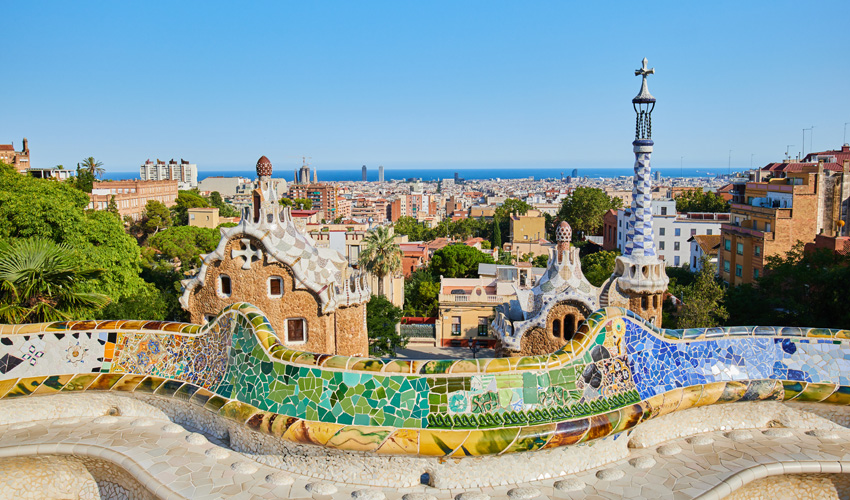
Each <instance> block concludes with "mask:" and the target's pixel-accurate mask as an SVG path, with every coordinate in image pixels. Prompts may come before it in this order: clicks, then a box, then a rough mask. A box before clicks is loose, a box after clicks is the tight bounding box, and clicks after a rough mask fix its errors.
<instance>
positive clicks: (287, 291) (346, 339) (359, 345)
mask: <svg viewBox="0 0 850 500" xmlns="http://www.w3.org/2000/svg"><path fill="white" fill-rule="evenodd" d="M257 165H258V166H257V171H258V174H259V175H258V177H259V180H258V182H257V188H256V189H255V190H254V191H253V193H252V199H253V206H252V207H251V208H249V209H246V210H245V212H244V213H243V217H242V222H241V223H240V225H238V226H236V227H232V228H226V229H222V239H221V241H220V242H219V245H218V247H217V248H216V250H215V251H214V252H213V253H211V254H209V255H207V256H206V257H205V259H204V264H203V266H202V267H201V270H200V271H199V272H198V275H197V276H195V277H194V278H191V279H189V280H186V281H184V286H185V289H184V293H183V296H182V297H181V299H180V300H181V304H182V306H183V308H184V309H186V310H187V311H189V313H190V315H191V320H192V321H193V322H194V323H200V324H202V323H205V322H206V321H207V320H208V319H210V318H211V317H213V316H214V315H216V314H218V312H219V311H221V310H222V309H223V308H225V307H227V306H228V305H230V304H233V303H236V302H248V303H251V304H253V305H255V306H256V307H258V308H260V310H262V311H263V312H264V313H265V314H266V316H267V317H268V319H269V322H270V323H271V325H272V327H273V328H274V330H275V333H276V334H277V335H278V337H279V338H280V340H281V342H282V343H283V344H284V345H286V346H287V347H290V348H292V349H298V350H302V351H307V352H314V353H324V354H340V355H347V356H365V355H367V354H368V351H369V342H368V336H367V333H366V307H365V303H366V301H368V300H369V297H370V296H371V295H370V292H369V286H368V283H367V281H366V279H365V276H364V275H361V274H360V273H358V272H356V271H354V270H353V269H351V268H350V267H349V266H348V262H347V260H346V259H345V258H344V257H343V256H342V255H341V254H340V253H339V252H337V251H335V250H332V249H330V248H319V247H317V246H316V244H315V242H314V241H313V240H312V239H310V237H309V236H307V235H305V234H304V233H302V232H301V231H300V230H299V229H298V228H297V227H296V226H295V224H294V223H293V221H292V217H291V216H290V212H289V209H281V208H280V207H279V205H278V201H277V200H278V199H279V198H278V196H277V192H276V190H275V186H274V185H273V184H272V183H271V182H270V172H271V163H270V162H269V161H268V159H266V158H265V157H263V158H261V159H260V161H259V162H258V164H257Z"/></svg>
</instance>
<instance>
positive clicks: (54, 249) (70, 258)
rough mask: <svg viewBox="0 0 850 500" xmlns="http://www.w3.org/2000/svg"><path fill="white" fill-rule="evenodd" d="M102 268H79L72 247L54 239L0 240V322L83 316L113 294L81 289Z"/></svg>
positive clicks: (100, 305) (36, 321) (57, 319)
mask: <svg viewBox="0 0 850 500" xmlns="http://www.w3.org/2000/svg"><path fill="white" fill-rule="evenodd" d="M101 272H102V271H101V270H99V269H87V270H80V269H79V259H78V257H77V256H76V255H75V253H74V251H73V249H72V248H71V247H69V246H67V245H64V244H63V245H59V244H56V243H54V242H53V241H51V240H45V239H41V238H29V239H22V240H17V241H14V242H12V243H9V242H7V241H2V242H0V322H5V323H39V322H44V321H62V320H68V319H72V318H74V317H78V318H79V317H81V316H84V315H86V314H87V313H91V312H92V311H94V310H97V309H100V308H102V307H103V306H105V305H106V304H108V303H109V297H107V296H105V295H102V294H99V293H87V292H83V291H82V290H81V289H80V286H81V285H82V284H83V282H85V281H86V280H89V279H92V278H96V277H97V276H99V275H100V274H101Z"/></svg>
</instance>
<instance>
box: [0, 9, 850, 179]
mask: <svg viewBox="0 0 850 500" xmlns="http://www.w3.org/2000/svg"><path fill="white" fill-rule="evenodd" d="M638 5H646V7H636V6H638ZM849 17H850V2H848V1H846V0H840V1H832V2H831V1H818V2H800V1H787V2H786V1H771V2H741V1H733V2H700V3H697V2H682V1H675V2H665V3H658V2H651V3H649V2H647V3H645V4H644V3H641V2H623V3H620V4H616V3H609V2H565V1H557V2H517V1H512V2H500V1H493V0H484V1H462V2H456V1H452V2H436V1H435V2H397V1H394V2H377V1H375V2H351V1H348V2H294V1H293V2H268V3H263V2H244V3H242V2H208V1H203V2H201V1H198V2H188V1H186V2H183V1H179V2H98V3H91V2H26V1H15V2H7V3H5V4H4V8H3V18H4V23H3V25H4V27H3V31H2V34H0V39H2V43H0V47H2V50H0V61H2V67H3V68H4V70H5V71H4V77H3V78H2V79H0V95H2V96H3V107H2V109H3V114H2V119H0V143H9V142H10V141H14V142H15V146H16V147H18V146H20V141H21V138H22V137H24V136H26V137H27V138H28V139H29V143H30V149H31V150H32V163H33V166H37V167H38V166H42V167H46V166H53V165H56V164H64V165H65V166H69V165H73V164H75V163H76V162H78V161H80V160H81V159H82V158H83V157H86V156H95V157H96V158H97V159H99V160H101V161H103V162H104V163H105V165H106V167H107V169H109V170H133V169H136V168H138V165H139V164H141V162H143V161H144V160H145V159H147V158H151V159H155V158H157V157H158V158H161V159H170V158H172V157H173V158H181V157H182V158H185V159H188V160H191V161H192V162H195V163H197V164H198V165H199V168H201V169H227V168H250V167H251V166H252V165H253V164H254V162H255V161H256V159H257V158H258V157H259V156H260V155H263V154H265V155H267V156H268V157H269V158H270V159H271V160H272V163H273V164H275V166H276V167H280V168H283V169H285V170H287V171H289V170H291V169H292V168H294V167H295V166H297V165H298V164H300V160H299V158H300V157H301V156H302V155H305V156H310V157H312V164H313V165H314V166H315V167H317V168H319V169H320V171H321V169H323V168H326V169H331V168H359V166H360V165H362V164H367V165H369V166H370V167H376V166H377V165H378V164H383V165H385V166H386V167H387V168H405V167H410V166H423V167H425V168H427V167H428V166H435V167H437V166H443V167H446V166H466V167H471V166H491V165H496V166H512V167H531V168H533V167H534V166H564V167H565V168H574V167H575V168H581V167H582V166H624V165H630V164H631V162H632V161H633V156H632V153H631V140H632V138H633V134H634V114H633V111H632V108H631V102H630V100H631V98H632V97H633V96H634V95H635V94H636V93H637V91H638V89H639V84H640V81H639V78H637V77H635V76H634V73H633V71H634V70H635V69H636V68H637V67H639V65H640V60H641V59H642V58H643V57H644V56H646V57H648V58H649V63H650V66H653V67H655V68H656V71H657V73H656V75H654V76H651V77H650V90H651V91H652V93H653V94H654V95H655V96H656V97H657V98H658V105H657V107H656V110H655V113H654V114H653V118H654V120H653V122H654V123H653V125H654V130H653V132H654V134H653V138H654V139H655V142H656V147H655V154H654V156H653V162H654V164H655V165H656V166H659V167H664V166H668V167H674V166H675V167H678V166H679V161H680V157H682V156H684V164H685V166H725V165H726V162H727V155H728V152H729V150H730V149H731V150H733V152H732V163H733V166H740V167H748V166H749V163H750V155H751V154H755V157H754V162H755V164H764V163H766V162H768V161H772V160H779V159H781V158H782V157H783V155H784V152H785V149H786V145H788V144H794V145H795V146H794V147H792V148H791V150H792V151H799V150H800V149H801V146H802V130H801V129H802V128H803V127H809V126H811V125H814V126H815V129H814V135H813V139H814V143H813V146H814V148H815V149H831V148H835V147H839V146H840V143H841V141H842V135H843V128H844V123H845V122H850V63H848V61H850V41H848V31H847V28H846V21H847V19H848V18H849ZM848 133H850V132H848ZM808 143H809V137H808V135H807V137H806V150H807V151H808V150H809V145H808Z"/></svg>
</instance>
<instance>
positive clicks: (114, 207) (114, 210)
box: [106, 195, 118, 216]
mask: <svg viewBox="0 0 850 500" xmlns="http://www.w3.org/2000/svg"><path fill="white" fill-rule="evenodd" d="M106 211H107V212H109V213H111V214H112V215H115V216H118V203H116V202H115V195H113V196H112V197H111V198H109V204H108V205H107V206H106Z"/></svg>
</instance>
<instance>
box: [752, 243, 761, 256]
mask: <svg viewBox="0 0 850 500" xmlns="http://www.w3.org/2000/svg"><path fill="white" fill-rule="evenodd" d="M753 253H754V254H755V256H756V257H758V256H760V255H761V247H760V246H758V245H754V246H753Z"/></svg>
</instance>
